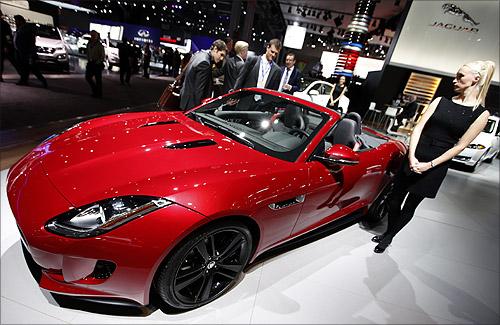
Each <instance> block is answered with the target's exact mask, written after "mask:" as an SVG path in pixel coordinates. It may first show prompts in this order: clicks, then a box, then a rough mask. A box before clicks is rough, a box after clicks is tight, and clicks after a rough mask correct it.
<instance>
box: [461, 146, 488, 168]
mask: <svg viewBox="0 0 500 325" xmlns="http://www.w3.org/2000/svg"><path fill="white" fill-rule="evenodd" d="M486 151H487V149H482V150H477V149H470V148H465V149H464V150H462V152H461V153H459V154H458V155H456V156H455V157H453V161H454V162H457V163H460V164H464V165H467V166H475V165H476V164H477V163H478V162H479V160H480V159H481V158H482V157H483V156H484V155H485V154H486Z"/></svg>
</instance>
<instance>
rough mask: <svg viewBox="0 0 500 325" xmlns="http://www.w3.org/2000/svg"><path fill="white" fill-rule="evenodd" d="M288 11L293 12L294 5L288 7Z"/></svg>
mask: <svg viewBox="0 0 500 325" xmlns="http://www.w3.org/2000/svg"><path fill="white" fill-rule="evenodd" d="M288 13H289V14H291V13H292V6H290V7H288Z"/></svg>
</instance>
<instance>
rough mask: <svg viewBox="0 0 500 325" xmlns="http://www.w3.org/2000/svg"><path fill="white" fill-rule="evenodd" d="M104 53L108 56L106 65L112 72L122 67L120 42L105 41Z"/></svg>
mask: <svg viewBox="0 0 500 325" xmlns="http://www.w3.org/2000/svg"><path fill="white" fill-rule="evenodd" d="M103 45H104V53H105V55H106V62H105V63H106V65H107V66H108V69H109V70H111V69H113V67H116V66H119V65H120V56H119V54H118V42H117V41H113V40H110V39H105V40H104V42H103Z"/></svg>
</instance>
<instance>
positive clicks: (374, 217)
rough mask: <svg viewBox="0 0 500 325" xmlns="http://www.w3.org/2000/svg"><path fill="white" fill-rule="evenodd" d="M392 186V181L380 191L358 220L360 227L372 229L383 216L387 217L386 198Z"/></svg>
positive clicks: (380, 221)
mask: <svg viewBox="0 0 500 325" xmlns="http://www.w3.org/2000/svg"><path fill="white" fill-rule="evenodd" d="M393 188H394V183H392V182H391V183H389V184H387V186H386V187H385V189H384V190H383V191H382V193H380V195H379V196H378V197H377V199H375V201H374V202H373V203H372V205H371V206H370V209H368V213H367V214H366V215H365V216H364V217H363V219H362V220H361V222H360V226H361V228H364V229H373V228H375V227H377V226H378V225H380V224H381V223H382V221H383V220H384V218H386V217H387V214H388V211H387V199H388V197H389V195H390V194H391V193H392V190H393Z"/></svg>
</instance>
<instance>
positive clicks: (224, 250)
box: [155, 222, 252, 309]
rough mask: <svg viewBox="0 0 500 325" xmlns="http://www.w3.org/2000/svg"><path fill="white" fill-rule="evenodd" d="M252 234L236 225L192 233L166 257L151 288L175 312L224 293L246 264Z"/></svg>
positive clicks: (208, 228) (250, 248)
mask: <svg viewBox="0 0 500 325" xmlns="http://www.w3.org/2000/svg"><path fill="white" fill-rule="evenodd" d="M251 251H252V235H251V234H250V231H249V230H248V228H247V227H246V226H245V225H243V224H242V223H240V222H227V223H223V224H220V223H219V224H214V225H211V226H209V227H207V228H205V229H203V230H202V231H199V232H196V233H194V234H193V235H192V236H191V237H190V238H189V239H188V240H187V241H184V242H183V243H181V244H180V246H179V247H177V248H176V249H175V250H174V253H173V254H172V255H171V256H169V257H167V258H168V260H167V261H166V262H165V263H164V264H163V265H162V266H161V267H160V270H159V274H158V276H157V278H156V281H155V288H156V291H157V292H158V294H159V296H160V297H161V298H162V300H163V301H164V302H165V303H167V304H168V305H170V306H172V307H174V308H177V309H193V308H197V307H200V306H202V305H205V304H207V303H209V302H211V301H213V300H215V299H217V298H218V297H220V296H222V295H223V294H224V293H226V292H227V291H228V290H229V289H230V288H231V287H232V286H233V285H234V284H235V283H236V281H237V279H238V278H239V276H240V274H241V273H242V271H243V268H244V267H245V266H246V265H247V263H248V260H249V259H250V254H251Z"/></svg>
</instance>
